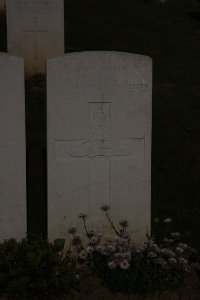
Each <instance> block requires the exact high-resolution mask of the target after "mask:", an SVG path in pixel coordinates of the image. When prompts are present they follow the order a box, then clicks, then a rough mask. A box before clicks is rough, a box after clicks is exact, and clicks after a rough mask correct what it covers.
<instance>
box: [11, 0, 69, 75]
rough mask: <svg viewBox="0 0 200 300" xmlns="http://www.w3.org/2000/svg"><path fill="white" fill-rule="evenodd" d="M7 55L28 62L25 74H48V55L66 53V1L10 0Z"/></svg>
mask: <svg viewBox="0 0 200 300" xmlns="http://www.w3.org/2000/svg"><path fill="white" fill-rule="evenodd" d="M6 13H7V40H8V53H11V54H15V55H18V56H21V57H23V58H24V60H25V73H26V75H33V74H35V73H44V72H45V59H46V58H47V57H48V56H52V55H57V54H63V53H64V3H63V0H26V1H23V0H7V1H6Z"/></svg>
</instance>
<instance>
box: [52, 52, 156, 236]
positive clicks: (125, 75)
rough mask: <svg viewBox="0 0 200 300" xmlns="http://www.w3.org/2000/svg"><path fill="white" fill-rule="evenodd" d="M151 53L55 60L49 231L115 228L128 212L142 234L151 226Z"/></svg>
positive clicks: (133, 226)
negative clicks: (109, 219)
mask: <svg viewBox="0 0 200 300" xmlns="http://www.w3.org/2000/svg"><path fill="white" fill-rule="evenodd" d="M151 91H152V62H151V59H150V58H149V57H146V56H142V55H136V54H129V53H119V52H82V53H73V54H66V55H64V56H62V57H59V58H52V59H49V60H48V61H47V131H48V236H49V238H50V239H51V240H53V239H54V238H56V237H58V236H61V237H62V236H63V237H66V235H67V234H66V231H67V228H68V227H69V226H72V225H75V226H77V227H78V228H82V229H81V231H83V227H82V224H81V223H80V222H81V220H80V218H78V215H79V214H80V213H82V212H83V213H86V214H87V215H88V216H89V218H88V221H89V225H90V227H93V229H97V230H100V231H102V230H103V231H104V232H108V234H109V232H110V226H109V225H108V223H107V221H106V220H105V216H104V215H103V212H101V211H100V207H101V206H102V205H104V204H109V205H110V206H111V215H112V218H113V220H114V221H115V222H119V221H120V220H121V219H127V220H128V221H129V222H130V225H131V231H132V233H134V239H135V241H141V240H143V239H144V237H145V234H146V232H147V230H148V232H149V233H150V210H151V208H150V197H151V177H150V176H151V175H150V174H151Z"/></svg>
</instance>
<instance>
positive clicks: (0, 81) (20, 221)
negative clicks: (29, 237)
mask: <svg viewBox="0 0 200 300" xmlns="http://www.w3.org/2000/svg"><path fill="white" fill-rule="evenodd" d="M0 138H1V139H0V166H1V167H0V241H3V240H4V239H9V238H16V239H21V238H22V237H25V236H26V231H27V230H26V154H25V100H24V62H23V60H22V59H21V58H18V57H14V56H11V55H8V54H3V53H0Z"/></svg>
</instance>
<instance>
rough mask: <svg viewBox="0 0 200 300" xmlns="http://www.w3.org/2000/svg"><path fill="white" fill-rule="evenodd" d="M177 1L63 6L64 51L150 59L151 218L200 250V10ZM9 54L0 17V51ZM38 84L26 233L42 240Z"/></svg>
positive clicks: (30, 110)
mask: <svg viewBox="0 0 200 300" xmlns="http://www.w3.org/2000/svg"><path fill="white" fill-rule="evenodd" d="M179 2H180V1H178V2H177V4H173V1H171V4H169V5H163V4H161V3H160V2H159V1H156V0H152V1H142V0H125V1H119V0H115V1H114V0H109V1H106V0H96V1H93V0H84V1H83V0H77V1H74V0H65V49H66V52H71V51H83V50H117V51H128V52H134V53H140V54H144V55H148V56H151V57H152V58H153V63H154V69H153V136H152V216H153V217H154V216H160V217H166V216H170V217H171V218H172V219H173V221H174V226H175V229H176V230H177V231H179V230H180V231H183V232H184V235H185V237H186V239H187V240H188V242H190V243H191V244H192V245H194V246H195V247H197V248H199V249H200V236H199V228H200V218H199V215H200V205H199V196H200V176H199V174H200V154H199V153H200V138H199V128H200V118H199V115H200V104H199V96H200V87H199V82H200V71H199V70H200V68H199V63H198V62H199V59H200V33H199V32H200V23H199V22H198V21H197V20H196V21H195V20H193V19H191V17H190V15H189V13H190V12H192V11H199V10H200V8H199V7H198V5H194V4H193V2H192V1H191V3H189V2H188V3H187V2H186V1H185V2H184V3H185V4H178V3H179ZM5 50H6V31H5V19H4V18H3V17H1V18H0V51H5ZM37 80H38V82H40V79H36V80H35V79H34V80H32V83H30V84H29V88H27V91H26V112H27V115H26V117H27V149H28V150H29V152H28V153H29V154H28V215H29V220H30V221H29V231H34V232H36V233H38V234H40V231H41V228H42V232H43V234H44V235H45V234H46V213H45V209H46V190H45V184H46V177H45V176H46V174H45V168H46V165H45V156H46V152H45V151H46V137H45V130H46V127H45V126H46V125H45V122H46V121H45V120H46V111H45V93H44V88H45V79H44V78H43V81H41V82H43V83H42V87H39V88H38V87H37V85H38V84H37ZM38 145H40V146H38ZM30 151H31V152H30ZM30 153H31V154H30ZM38 212H40V213H38Z"/></svg>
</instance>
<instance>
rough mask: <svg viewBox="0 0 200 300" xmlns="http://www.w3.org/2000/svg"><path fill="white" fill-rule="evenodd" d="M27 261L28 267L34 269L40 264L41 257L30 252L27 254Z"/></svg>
mask: <svg viewBox="0 0 200 300" xmlns="http://www.w3.org/2000/svg"><path fill="white" fill-rule="evenodd" d="M27 260H28V264H29V265H30V266H33V267H36V266H38V265H39V264H40V262H41V256H40V255H38V254H37V253H36V252H33V251H31V252H29V253H28V254H27Z"/></svg>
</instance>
